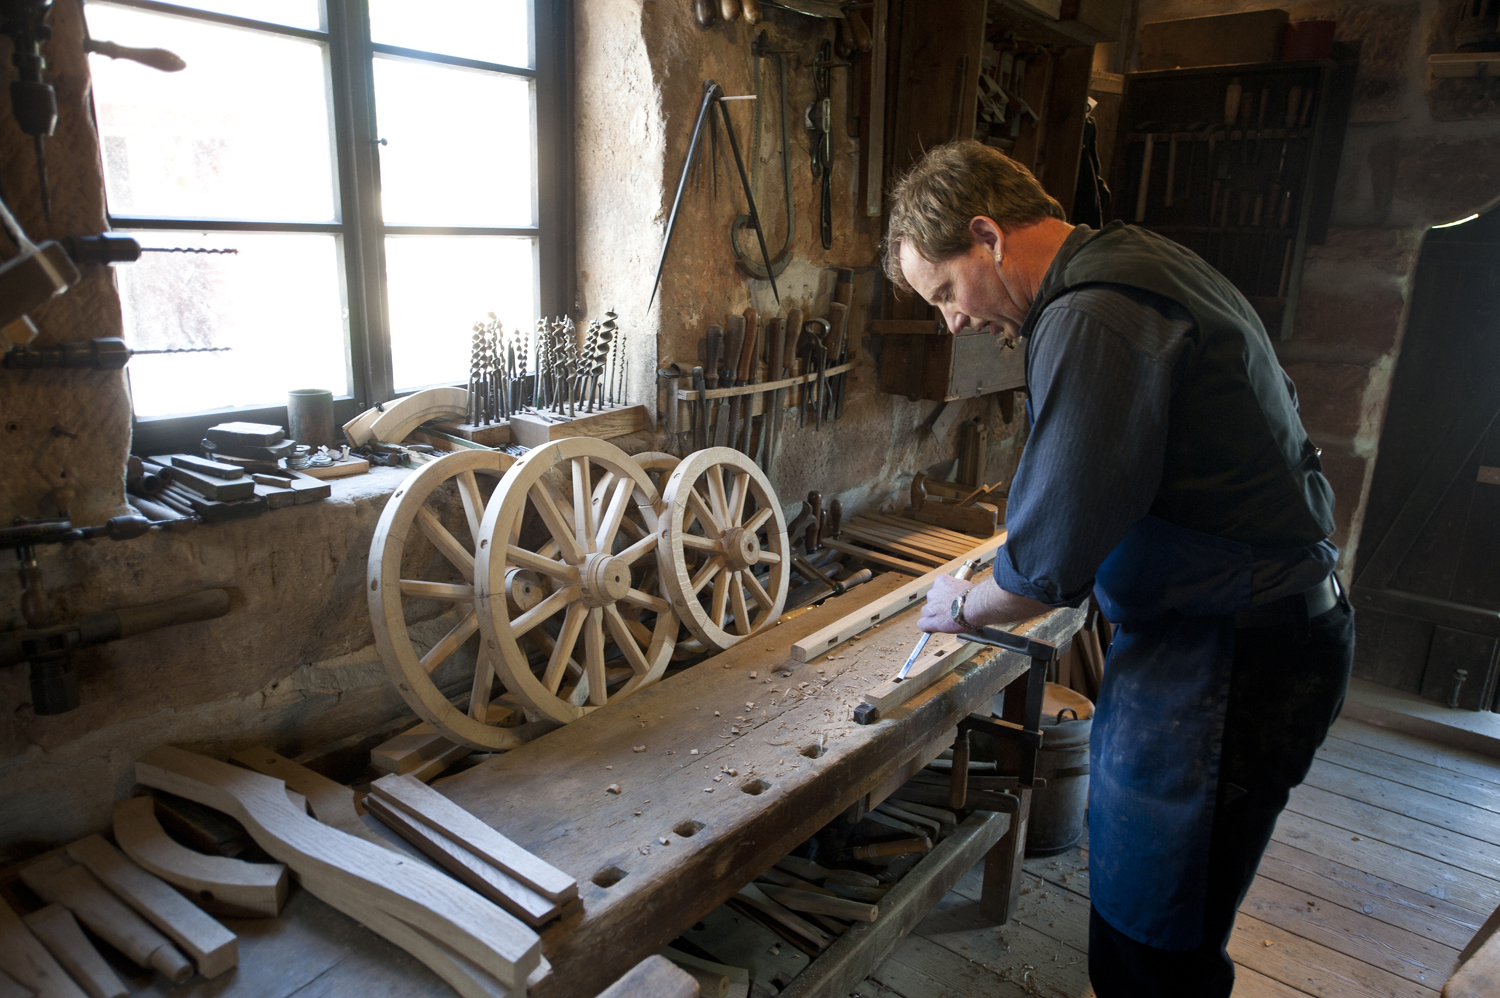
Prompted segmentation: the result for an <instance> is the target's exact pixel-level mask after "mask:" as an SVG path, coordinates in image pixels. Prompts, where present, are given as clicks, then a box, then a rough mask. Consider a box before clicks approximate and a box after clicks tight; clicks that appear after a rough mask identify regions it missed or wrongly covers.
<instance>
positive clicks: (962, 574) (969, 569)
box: [895, 558, 979, 683]
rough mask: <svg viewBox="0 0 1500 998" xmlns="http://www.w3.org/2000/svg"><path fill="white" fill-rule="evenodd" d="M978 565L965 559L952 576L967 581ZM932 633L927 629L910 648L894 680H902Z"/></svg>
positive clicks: (976, 560) (974, 560)
mask: <svg viewBox="0 0 1500 998" xmlns="http://www.w3.org/2000/svg"><path fill="white" fill-rule="evenodd" d="M978 567H979V559H978V558H975V559H972V560H970V561H966V562H964V563H963V564H962V565H961V566H959V569H958V571H956V572H954V573H953V577H954V578H955V579H957V580H958V581H960V582H967V581H969V577H970V576H972V575H973V574H974V570H975V569H977V568H978ZM971 629H972V628H971ZM932 633H933V632H931V631H928V632H927V633H926V634H924V635H922V637H921V638H920V639H919V640H918V641H917V646H916V647H915V648H913V649H912V650H911V654H910V655H908V656H907V657H906V664H905V665H903V666H902V667H901V671H900V672H898V673H896V679H895V681H896V682H898V683H899V682H901V681H903V680H904V679H906V677H907V676H908V675H909V674H910V673H911V667H912V666H913V665H916V664H917V657H918V656H920V655H921V654H922V650H923V649H924V648H926V647H927V642H929V641H931V640H932Z"/></svg>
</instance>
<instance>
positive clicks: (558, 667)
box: [538, 603, 588, 693]
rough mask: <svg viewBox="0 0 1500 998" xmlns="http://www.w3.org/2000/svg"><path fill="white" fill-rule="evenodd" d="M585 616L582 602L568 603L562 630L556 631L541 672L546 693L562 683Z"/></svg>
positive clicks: (553, 690)
mask: <svg viewBox="0 0 1500 998" xmlns="http://www.w3.org/2000/svg"><path fill="white" fill-rule="evenodd" d="M538 609H540V607H538ZM587 616H588V610H587V609H586V608H585V607H584V605H583V604H582V603H572V604H569V606H568V615H567V616H566V617H564V618H563V623H562V630H561V631H559V632H558V635H557V642H556V643H555V644H554V645H553V646H552V657H551V658H549V659H548V660H547V671H546V672H544V673H542V685H543V686H545V687H547V692H548V693H556V692H557V688H558V687H559V686H561V685H562V680H563V673H564V672H565V671H566V669H567V666H568V659H569V658H571V657H572V655H573V646H574V645H576V644H577V643H578V632H579V631H581V630H582V629H583V621H584V618H586V617H587Z"/></svg>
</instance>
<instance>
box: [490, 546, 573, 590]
mask: <svg viewBox="0 0 1500 998" xmlns="http://www.w3.org/2000/svg"><path fill="white" fill-rule="evenodd" d="M505 560H506V562H507V563H508V564H511V565H515V566H516V567H517V568H529V569H530V570H531V571H533V572H540V573H541V574H543V575H550V576H551V577H552V578H554V579H560V580H562V581H563V582H577V581H578V569H576V568H574V567H573V566H572V565H564V564H563V563H562V562H560V561H553V560H552V559H551V558H543V557H542V556H541V555H539V554H533V553H532V552H530V551H528V550H526V549H525V548H521V547H516V546H514V545H512V546H510V547H508V548H506V549H505Z"/></svg>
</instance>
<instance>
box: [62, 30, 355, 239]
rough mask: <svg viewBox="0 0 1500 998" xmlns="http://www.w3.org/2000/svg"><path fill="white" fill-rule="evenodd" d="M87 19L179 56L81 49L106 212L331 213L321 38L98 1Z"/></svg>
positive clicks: (284, 217) (272, 216)
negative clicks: (176, 61) (172, 69)
mask: <svg viewBox="0 0 1500 998" xmlns="http://www.w3.org/2000/svg"><path fill="white" fill-rule="evenodd" d="M89 30H90V31H91V32H92V33H93V34H94V36H95V37H98V38H108V39H110V40H111V41H115V42H118V43H120V44H121V45H134V46H146V47H150V46H160V47H162V48H168V49H171V50H172V51H173V52H176V53H177V54H178V55H180V56H182V58H183V59H184V60H185V61H186V62H187V68H186V69H184V70H183V71H182V72H180V73H162V72H158V71H157V70H154V69H148V68H147V67H145V66H142V65H140V64H139V63H135V62H131V61H129V60H128V59H108V58H105V57H104V56H100V55H95V56H91V57H90V61H89V66H90V69H91V70H92V72H93V77H94V106H95V110H96V113H97V116H98V119H99V138H100V144H101V145H102V146H103V149H102V152H103V156H104V180H105V190H106V193H107V196H108V200H109V210H110V211H111V212H113V213H114V214H117V215H147V216H153V215H154V216H164V217H170V218H240V219H253V220H261V219H269V220H278V221H314V222H322V221H330V220H333V219H334V218H335V217H336V208H335V204H336V199H335V196H334V170H333V152H332V139H331V135H332V132H331V130H330V123H329V113H328V71H327V68H326V65H325V64H326V62H327V60H326V58H325V53H324V48H325V47H324V46H323V45H322V44H321V43H318V42H311V41H305V40H303V39H300V38H288V37H285V36H281V35H273V34H270V33H268V32H263V31H247V30H243V29H240V28H228V27H224V26H222V25H217V24H210V23H208V22H203V21H193V20H191V19H189V18H184V17H172V16H169V15H164V14H154V13H150V12H147V11H140V10H130V9H127V8H123V7H109V6H102V5H90V7H89Z"/></svg>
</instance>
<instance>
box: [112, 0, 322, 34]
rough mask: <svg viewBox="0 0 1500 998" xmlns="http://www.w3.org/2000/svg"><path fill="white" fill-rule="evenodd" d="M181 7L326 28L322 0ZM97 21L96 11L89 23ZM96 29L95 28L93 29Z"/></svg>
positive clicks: (226, 0)
mask: <svg viewBox="0 0 1500 998" xmlns="http://www.w3.org/2000/svg"><path fill="white" fill-rule="evenodd" d="M173 2H174V3H176V4H177V6H179V7H192V8H193V9H194V10H206V11H211V12H212V13H215V14H230V15H233V16H234V17H248V18H250V19H251V20H253V21H268V22H270V23H272V24H286V25H290V26H291V27H293V28H309V29H311V30H313V31H322V30H323V5H322V4H321V3H319V2H318V0H196V2H195V0H173ZM93 23H94V16H93V13H92V12H90V14H89V24H90V25H91V26H92V25H93ZM91 30H92V28H91Z"/></svg>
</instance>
